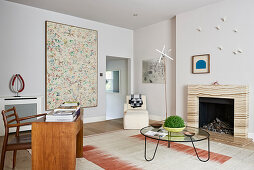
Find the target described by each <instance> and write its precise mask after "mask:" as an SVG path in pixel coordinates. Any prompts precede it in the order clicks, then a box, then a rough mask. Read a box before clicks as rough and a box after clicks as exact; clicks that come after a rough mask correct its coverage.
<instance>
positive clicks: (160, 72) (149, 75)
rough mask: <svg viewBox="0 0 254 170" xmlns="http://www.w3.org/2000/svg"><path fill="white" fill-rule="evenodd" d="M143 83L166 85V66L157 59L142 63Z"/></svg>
mask: <svg viewBox="0 0 254 170" xmlns="http://www.w3.org/2000/svg"><path fill="white" fill-rule="evenodd" d="M142 69H143V70H142V74H143V77H142V79H143V83H157V84H163V83H164V81H165V80H164V64H163V62H160V63H159V61H158V60H156V59H151V60H143V62H142Z"/></svg>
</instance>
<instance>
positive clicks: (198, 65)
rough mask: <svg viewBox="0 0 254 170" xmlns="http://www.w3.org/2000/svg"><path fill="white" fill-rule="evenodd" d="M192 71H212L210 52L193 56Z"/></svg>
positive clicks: (194, 72) (195, 72)
mask: <svg viewBox="0 0 254 170" xmlns="http://www.w3.org/2000/svg"><path fill="white" fill-rule="evenodd" d="M192 73H193V74H202V73H210V54H203V55H195V56H192Z"/></svg>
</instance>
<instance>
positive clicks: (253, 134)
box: [248, 133, 254, 141]
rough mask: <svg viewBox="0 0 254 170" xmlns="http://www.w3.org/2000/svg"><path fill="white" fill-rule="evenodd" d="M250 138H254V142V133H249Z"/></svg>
mask: <svg viewBox="0 0 254 170" xmlns="http://www.w3.org/2000/svg"><path fill="white" fill-rule="evenodd" d="M248 138H252V139H253V141H254V133H248Z"/></svg>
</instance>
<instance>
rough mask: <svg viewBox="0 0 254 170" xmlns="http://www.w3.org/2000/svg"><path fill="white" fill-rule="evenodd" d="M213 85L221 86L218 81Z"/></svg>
mask: <svg viewBox="0 0 254 170" xmlns="http://www.w3.org/2000/svg"><path fill="white" fill-rule="evenodd" d="M212 85H220V84H219V82H218V81H215V82H213V83H212Z"/></svg>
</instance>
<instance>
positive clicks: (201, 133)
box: [140, 126, 210, 162]
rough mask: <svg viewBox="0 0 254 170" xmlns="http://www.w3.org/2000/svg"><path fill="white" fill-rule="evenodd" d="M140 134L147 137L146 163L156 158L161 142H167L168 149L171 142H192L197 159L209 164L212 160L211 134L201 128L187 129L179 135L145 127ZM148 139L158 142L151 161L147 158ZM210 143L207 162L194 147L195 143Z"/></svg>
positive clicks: (161, 129)
mask: <svg viewBox="0 0 254 170" xmlns="http://www.w3.org/2000/svg"><path fill="white" fill-rule="evenodd" d="M185 132H190V133H193V136H190V135H188V136H187V135H185ZM140 133H141V134H142V135H144V136H145V155H144V156H145V160H146V161H152V160H153V159H154V157H155V154H156V151H157V148H158V145H159V142H160V141H167V142H168V148H170V142H191V143H192V146H193V149H194V151H195V153H196V155H197V158H198V159H199V160H200V161H201V162H207V161H208V160H209V159H210V139H209V137H210V134H209V133H208V132H207V131H205V130H203V129H200V128H194V127H188V126H187V127H186V128H185V129H184V130H183V131H182V132H178V133H171V132H168V131H166V130H165V129H163V128H162V127H161V128H153V127H152V126H147V127H144V128H142V129H141V130H140ZM146 138H151V139H154V140H157V145H156V147H155V150H154V154H153V157H152V158H151V159H147V156H146ZM206 139H207V141H208V155H207V159H206V160H202V159H200V157H199V155H198V153H197V150H196V147H195V145H194V143H195V142H199V141H203V140H206Z"/></svg>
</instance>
